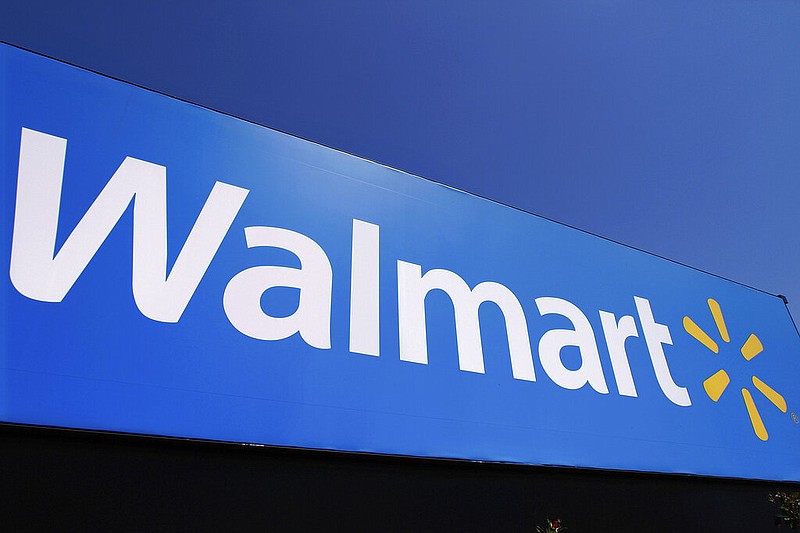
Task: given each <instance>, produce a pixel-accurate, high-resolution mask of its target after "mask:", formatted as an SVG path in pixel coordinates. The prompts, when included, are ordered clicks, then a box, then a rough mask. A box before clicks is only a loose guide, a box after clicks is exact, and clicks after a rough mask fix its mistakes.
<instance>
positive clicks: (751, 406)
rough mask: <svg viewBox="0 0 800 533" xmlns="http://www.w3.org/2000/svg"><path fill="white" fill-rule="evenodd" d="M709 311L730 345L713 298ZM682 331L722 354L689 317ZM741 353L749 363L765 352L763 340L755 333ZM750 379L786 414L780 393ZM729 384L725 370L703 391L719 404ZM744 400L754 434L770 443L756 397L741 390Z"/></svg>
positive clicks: (706, 384)
mask: <svg viewBox="0 0 800 533" xmlns="http://www.w3.org/2000/svg"><path fill="white" fill-rule="evenodd" d="M708 309H709V310H710V311H711V316H713V317H714V323H715V324H716V325H717V331H719V336H720V338H721V339H722V340H723V341H724V342H726V343H729V342H731V338H730V335H729V334H728V327H727V326H726V325H725V319H724V318H723V317H722V309H721V308H720V306H719V304H718V303H717V302H716V301H715V300H714V299H712V298H709V299H708ZM683 329H685V330H686V333H688V334H689V335H691V336H692V337H694V338H695V339H697V341H698V342H700V343H701V344H702V345H703V346H705V347H706V348H708V349H709V350H711V351H712V352H714V353H715V354H717V353H719V345H718V344H717V343H716V342H715V341H714V339H712V338H711V337H710V336H709V335H708V333H706V332H705V331H703V329H702V328H700V326H698V325H697V324H695V322H694V321H693V320H692V319H691V318H689V317H688V316H685V317H683ZM739 351H740V352H741V354H742V357H744V358H745V359H746V360H747V361H750V360H752V359H753V358H754V357H755V356H757V355H758V354H760V353H761V352H763V351H764V346H763V345H762V344H761V340H760V339H759V338H758V337H757V336H756V335H755V334H754V333H751V334H750V336H749V337H748V338H747V340H746V341H745V342H744V344H743V345H742V347H741V349H740V350H739ZM751 380H752V382H753V385H754V386H755V388H756V389H758V390H759V392H761V394H763V395H764V396H765V397H766V398H767V399H768V400H769V401H770V402H772V404H773V405H775V407H777V408H778V409H780V410H781V411H783V412H784V413H785V412H786V400H785V399H784V398H783V396H781V395H780V394H779V393H778V392H777V391H775V389H773V388H772V387H770V386H769V385H767V384H766V383H764V382H763V381H762V380H760V379H758V378H757V377H756V376H755V375H754V376H752V378H751ZM730 382H731V378H730V376H728V373H727V372H725V370H719V371H717V372H715V373H714V374H712V375H711V376H710V377H709V378H707V379H706V380H705V381H704V382H703V388H704V389H705V391H706V394H708V397H709V398H711V399H712V400H714V401H715V402H716V401H719V399H720V397H721V396H722V393H723V392H725V389H726V388H728V385H729V384H730ZM742 398H744V405H745V407H747V414H748V416H749V417H750V423H751V424H752V425H753V432H755V434H756V436H757V437H758V438H759V439H761V440H764V441H765V440H767V439H768V438H769V434H768V433H767V428H766V427H765V426H764V421H763V420H761V414H760V413H759V412H758V408H757V407H756V404H755V402H754V401H753V395H752V394H750V391H749V390H748V389H747V388H743V389H742Z"/></svg>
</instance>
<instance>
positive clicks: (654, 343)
mask: <svg viewBox="0 0 800 533" xmlns="http://www.w3.org/2000/svg"><path fill="white" fill-rule="evenodd" d="M633 299H634V301H635V302H636V310H637V311H638V312H639V321H640V322H641V323H642V333H643V334H644V340H645V341H646V342H647V349H648V350H649V351H650V360H651V361H652V362H653V370H655V372H656V379H657V380H658V385H659V386H660V387H661V390H662V391H663V392H664V395H665V396H666V397H667V398H669V400H670V401H671V402H672V403H674V404H676V405H680V406H684V407H686V406H689V405H692V401H691V400H690V399H689V391H687V390H686V389H685V388H684V387H679V386H678V385H676V384H675V382H674V381H673V380H672V374H670V372H669V366H667V358H666V356H665V355H664V348H663V347H662V345H663V344H670V345H671V344H672V337H671V336H670V334H669V328H668V327H667V326H665V325H663V324H656V321H655V320H654V319H653V311H652V310H651V309H650V302H649V301H648V300H645V299H644V298H639V297H638V296H634V297H633Z"/></svg>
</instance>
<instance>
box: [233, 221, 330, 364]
mask: <svg viewBox="0 0 800 533" xmlns="http://www.w3.org/2000/svg"><path fill="white" fill-rule="evenodd" d="M244 234H245V238H246V240H247V247H248V248H254V247H258V246H271V247H275V248H283V249H284V250H288V251H290V252H292V253H293V254H295V255H296V256H297V257H298V258H299V259H300V268H290V267H281V266H257V267H252V268H248V269H246V270H243V271H242V272H239V273H238V274H236V275H235V276H234V277H233V278H232V279H231V280H230V282H228V286H227V287H225V294H224V295H223V299H222V304H223V307H224V309H225V314H226V315H227V316H228V320H230V322H231V324H232V325H233V327H235V328H236V329H238V330H239V331H240V332H242V333H244V334H245V335H247V336H248V337H253V338H254V339H261V340H265V341H273V340H280V339H285V338H287V337H291V336H292V335H294V334H295V333H297V332H300V337H302V339H303V340H304V341H306V342H307V343H308V344H309V345H311V346H313V347H315V348H320V349H328V348H330V347H331V289H332V284H333V271H332V270H331V263H330V261H329V260H328V256H327V255H325V251H324V250H323V249H322V248H321V247H320V245H319V244H317V243H316V242H314V241H313V240H311V239H310V238H308V237H306V236H305V235H303V234H302V233H297V232H296V231H290V230H288V229H282V228H272V227H268V226H252V227H248V228H245V229H244ZM272 287H292V288H296V289H300V301H299V304H298V306H297V310H296V311H295V312H294V313H292V314H291V315H290V316H286V317H273V316H270V315H268V314H266V313H265V312H264V310H263V309H262V308H261V296H262V295H263V294H264V292H266V291H267V289H270V288H272Z"/></svg>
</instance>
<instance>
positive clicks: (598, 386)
mask: <svg viewBox="0 0 800 533" xmlns="http://www.w3.org/2000/svg"><path fill="white" fill-rule="evenodd" d="M536 306H537V307H538V308H539V313H540V314H541V315H542V316H544V315H550V314H557V315H561V316H563V317H566V318H568V319H569V320H570V322H572V324H573V326H574V327H575V329H574V330H572V329H553V330H550V331H548V332H546V333H545V334H544V335H542V338H541V340H540V341H539V359H541V361H542V367H544V370H545V372H547V375H548V376H550V379H552V380H553V381H554V382H555V383H556V384H557V385H560V386H562V387H564V388H566V389H579V388H581V387H583V386H584V385H585V384H586V383H588V384H589V385H591V387H592V388H593V389H594V390H596V391H597V392H600V393H602V394H608V387H607V386H606V379H605V376H604V375H603V367H602V366H601V364H600V354H599V353H598V352H597V341H596V340H595V338H594V331H593V330H592V326H591V324H589V319H587V318H586V315H584V314H583V313H582V312H581V310H580V309H578V308H577V307H576V306H575V305H574V304H572V303H570V302H568V301H566V300H562V299H561V298H549V297H542V298H536ZM565 346H577V347H578V350H580V354H581V366H580V368H578V369H577V370H570V369H568V368H567V367H565V366H564V363H563V361H561V349H562V348H564V347H565Z"/></svg>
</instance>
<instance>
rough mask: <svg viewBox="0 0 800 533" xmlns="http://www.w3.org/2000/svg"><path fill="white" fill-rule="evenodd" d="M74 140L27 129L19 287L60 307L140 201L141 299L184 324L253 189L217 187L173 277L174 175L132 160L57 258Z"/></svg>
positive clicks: (137, 291)
mask: <svg viewBox="0 0 800 533" xmlns="http://www.w3.org/2000/svg"><path fill="white" fill-rule="evenodd" d="M66 151H67V140H66V139H62V138H59V137H55V136H52V135H47V134H45V133H40V132H38V131H34V130H29V129H26V128H23V129H22V141H21V147H20V157H19V175H18V179H17V204H16V211H15V214H14V236H13V241H12V244H11V270H10V275H11V282H12V283H13V284H14V287H16V288H17V290H18V291H19V292H20V293H22V294H23V295H25V296H27V297H28V298H32V299H34V300H40V301H43V302H60V301H61V300H63V299H64V296H66V294H67V292H69V290H70V288H72V285H73V284H74V283H75V281H76V280H77V279H78V277H79V276H80V275H81V273H82V272H83V270H84V269H85V268H86V265H88V264H89V261H90V260H91V259H92V257H94V254H95V253H97V250H98V249H99V248H100V245H101V244H103V242H104V241H105V240H106V238H107V237H108V234H109V233H110V232H111V230H112V229H113V228H114V226H115V225H116V224H117V222H118V221H119V219H120V218H121V217H122V214H123V213H124V212H125V210H126V209H127V208H128V205H130V203H131V201H133V283H132V287H133V297H134V300H135V301H136V305H137V306H138V308H139V310H140V311H141V312H142V314H144V315H145V316H147V317H148V318H151V319H153V320H157V321H160V322H177V321H178V320H179V319H180V317H181V315H182V314H183V311H184V309H186V306H187V305H188V303H189V300H190V299H191V298H192V295H193V294H194V292H195V290H196V289H197V285H198V284H199V283H200V280H201V279H202V277H203V275H204V274H205V272H206V270H207V269H208V265H209V264H210V263H211V259H213V257H214V255H215V254H216V253H217V249H219V246H220V244H221V243H222V239H223V238H224V237H225V235H226V234H227V233H228V229H229V228H230V226H231V224H232V223H233V219H234V218H235V217H236V214H237V213H238V212H239V209H240V208H241V206H242V203H243V202H244V199H245V197H246V196H247V194H248V192H249V191H248V190H247V189H242V188H240V187H234V186H233V185H227V184H225V183H221V182H217V183H215V184H214V187H213V189H212V190H211V194H210V195H209V196H208V199H207V200H206V203H205V205H204V206H203V209H202V210H201V211H200V215H199V216H198V217H197V220H196V221H195V224H194V227H193V228H192V230H191V232H190V233H189V237H188V238H187V239H186V242H185V243H184V245H183V248H182V249H181V251H180V254H178V258H177V259H176V261H175V264H174V265H173V267H172V271H171V272H170V273H169V277H167V199H166V196H167V169H166V168H165V167H162V166H159V165H155V164H153V163H148V162H147V161H141V160H139V159H134V158H132V157H126V158H125V160H124V161H123V162H122V164H121V165H120V166H119V168H118V169H117V171H116V172H114V175H113V176H112V177H111V179H110V180H109V182H108V183H107V184H106V186H105V187H104V188H103V190H102V191H101V192H100V195H99V196H98V197H97V198H96V199H95V201H94V202H93V203H92V205H91V207H89V210H88V211H86V214H84V215H83V218H82V219H81V220H80V222H78V225H77V226H76V227H75V229H74V230H73V231H72V234H70V235H69V237H68V238H67V240H66V241H65V242H64V244H63V246H62V247H61V249H60V250H59V252H58V254H57V255H56V254H55V244H56V233H57V230H58V214H59V206H60V203H61V186H62V181H63V176H64V159H65V157H66Z"/></svg>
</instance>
